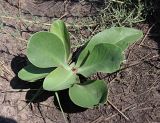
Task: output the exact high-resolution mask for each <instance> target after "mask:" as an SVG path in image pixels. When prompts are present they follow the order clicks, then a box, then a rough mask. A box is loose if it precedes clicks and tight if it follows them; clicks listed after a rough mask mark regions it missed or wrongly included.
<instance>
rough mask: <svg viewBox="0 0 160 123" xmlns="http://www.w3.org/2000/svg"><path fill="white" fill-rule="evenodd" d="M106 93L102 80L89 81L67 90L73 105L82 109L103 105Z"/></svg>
mask: <svg viewBox="0 0 160 123" xmlns="http://www.w3.org/2000/svg"><path fill="white" fill-rule="evenodd" d="M107 93H108V90H107V86H106V84H105V82H104V81H102V80H90V81H87V82H84V83H83V84H74V85H73V86H72V87H71V88H69V96H70V98H71V100H72V101H73V103H75V104H76V105H78V106H81V107H84V108H92V107H94V106H97V105H98V104H100V103H101V104H103V103H105V102H106V99H107Z"/></svg>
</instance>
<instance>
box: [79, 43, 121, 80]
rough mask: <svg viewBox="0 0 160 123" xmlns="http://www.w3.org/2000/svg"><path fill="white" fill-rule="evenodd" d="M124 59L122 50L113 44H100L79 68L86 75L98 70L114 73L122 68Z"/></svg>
mask: <svg viewBox="0 0 160 123" xmlns="http://www.w3.org/2000/svg"><path fill="white" fill-rule="evenodd" d="M122 60H123V54H122V50H121V49H120V48H119V47H117V46H115V45H113V44H107V43H104V44H98V45H96V46H95V47H94V49H93V50H92V52H91V54H90V55H89V56H88V58H87V60H86V62H85V63H84V64H83V65H82V66H81V67H80V68H79V69H78V73H80V74H82V75H84V76H85V77H88V76H90V75H91V74H93V73H96V72H105V73H112V72H115V71H116V70H118V69H119V68H120V64H121V62H122Z"/></svg>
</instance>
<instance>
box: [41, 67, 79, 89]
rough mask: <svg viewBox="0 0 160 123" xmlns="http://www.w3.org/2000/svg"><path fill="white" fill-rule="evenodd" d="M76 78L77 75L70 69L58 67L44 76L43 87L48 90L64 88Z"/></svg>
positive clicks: (75, 80) (69, 85)
mask: <svg viewBox="0 0 160 123" xmlns="http://www.w3.org/2000/svg"><path fill="white" fill-rule="evenodd" d="M62 76H63V77H62ZM77 78H78V76H77V75H75V74H74V73H73V72H72V71H71V70H70V71H69V70H65V69H64V68H62V67H59V68H56V69H55V70H54V71H53V72H51V73H50V74H49V75H48V76H47V77H46V78H45V80H44V83H43V88H44V89H45V90H48V91H59V90H64V89H67V88H69V87H71V86H72V85H73V84H74V83H75V82H77Z"/></svg>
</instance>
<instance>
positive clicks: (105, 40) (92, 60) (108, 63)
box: [18, 20, 143, 108]
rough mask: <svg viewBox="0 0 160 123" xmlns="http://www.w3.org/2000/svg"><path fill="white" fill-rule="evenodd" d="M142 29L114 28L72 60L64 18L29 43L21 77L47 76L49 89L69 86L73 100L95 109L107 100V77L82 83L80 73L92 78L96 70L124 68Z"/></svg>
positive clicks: (36, 34) (35, 78)
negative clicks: (122, 66)
mask: <svg viewBox="0 0 160 123" xmlns="http://www.w3.org/2000/svg"><path fill="white" fill-rule="evenodd" d="M142 36H143V34H142V32H141V31H139V30H136V29H133V28H125V27H113V28H111V29H106V30H104V31H102V32H100V33H98V34H96V35H95V36H93V37H92V38H91V40H90V41H89V42H87V44H86V47H85V48H84V50H82V52H81V53H80V55H79V57H78V59H77V61H76V62H75V63H74V62H72V60H71V56H72V53H71V43H70V38H69V32H68V30H67V28H66V25H65V23H64V22H63V21H61V20H57V21H55V22H54V23H53V24H52V25H51V28H50V32H45V31H44V32H37V33H35V34H33V35H32V36H31V38H30V39H29V42H28V45H27V58H28V60H29V61H30V64H28V66H26V67H24V68H23V69H22V70H21V71H19V73H18V76H19V78H21V79H22V80H25V81H28V82H36V81H37V80H39V79H44V82H43V88H44V89H45V90H47V91H59V90H64V89H69V96H70V98H71V100H72V101H73V102H74V103H75V104H76V105H78V106H81V107H84V108H93V107H94V106H97V105H98V104H104V103H105V102H106V100H107V94H108V91H107V85H106V84H105V82H104V81H103V80H87V81H85V82H81V81H80V79H79V74H81V75H83V76H84V77H86V78H87V77H89V76H90V75H92V74H94V73H96V72H103V73H113V72H115V71H117V70H118V69H120V66H121V63H122V61H123V60H124V54H123V52H124V51H125V49H126V48H127V47H128V46H129V45H131V44H133V43H134V42H135V41H137V40H139V39H140V38H141V37H142Z"/></svg>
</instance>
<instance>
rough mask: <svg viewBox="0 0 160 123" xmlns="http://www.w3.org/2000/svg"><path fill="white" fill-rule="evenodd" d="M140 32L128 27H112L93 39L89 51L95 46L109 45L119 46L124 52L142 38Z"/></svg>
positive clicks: (88, 47) (88, 46)
mask: <svg viewBox="0 0 160 123" xmlns="http://www.w3.org/2000/svg"><path fill="white" fill-rule="evenodd" d="M142 36H143V33H142V31H140V30H137V29H133V28H126V27H112V28H110V29H106V30H104V31H102V32H100V33H98V34H96V35H95V36H93V37H92V39H91V40H90V42H89V43H88V45H87V49H88V50H89V51H92V49H93V48H94V46H95V45H97V44H100V43H109V44H115V45H117V46H119V47H120V48H121V49H122V51H124V50H125V49H126V48H127V47H128V46H129V45H130V44H132V43H134V42H136V41H137V40H139V39H140V38H142Z"/></svg>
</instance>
